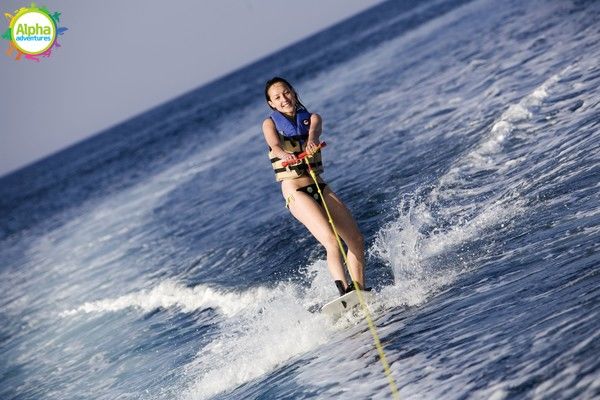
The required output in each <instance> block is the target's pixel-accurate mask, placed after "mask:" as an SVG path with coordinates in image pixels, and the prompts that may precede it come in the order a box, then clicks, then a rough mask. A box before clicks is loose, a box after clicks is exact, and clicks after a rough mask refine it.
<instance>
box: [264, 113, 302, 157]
mask: <svg viewBox="0 0 600 400" xmlns="http://www.w3.org/2000/svg"><path fill="white" fill-rule="evenodd" d="M262 130H263V135H265V140H266V141H267V144H268V145H269V147H270V148H271V151H272V152H273V154H274V155H275V157H277V158H280V159H282V160H283V161H294V160H296V156H295V155H293V154H290V153H288V152H286V151H284V150H283V149H282V148H281V143H280V142H279V135H278V134H277V129H276V128H275V122H273V120H272V119H271V118H267V119H265V120H264V121H263V125H262Z"/></svg>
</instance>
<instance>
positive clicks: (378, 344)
mask: <svg viewBox="0 0 600 400" xmlns="http://www.w3.org/2000/svg"><path fill="white" fill-rule="evenodd" d="M310 157H312V155H311V154H307V156H306V157H304V162H306V165H307V167H308V172H309V173H310V176H311V177H312V179H313V181H314V182H315V185H316V186H317V192H319V196H321V201H322V203H323V208H324V209H325V212H326V213H327V218H328V219H329V224H330V225H331V228H332V229H333V234H334V235H335V238H336V240H337V242H338V246H340V251H341V252H342V257H343V258H344V264H346V269H347V270H348V273H349V274H350V279H351V280H352V284H353V285H354V282H355V281H356V279H354V277H353V276H352V272H351V271H350V268H348V257H347V256H346V251H345V250H344V245H343V244H342V240H341V239H340V235H339V234H338V232H337V229H336V228H335V224H334V223H333V218H332V217H331V214H330V213H329V208H328V207H327V203H326V202H325V197H323V193H321V187H320V186H319V182H318V181H317V175H316V174H315V171H313V169H312V168H311V166H310V162H309V161H308V159H309V158H310ZM356 282H357V281H356ZM358 289H359V288H357V287H356V285H355V290H356V294H357V296H358V301H359V303H360V306H361V307H362V309H363V312H364V313H365V319H366V320H367V324H368V325H369V331H370V332H371V335H372V336H373V341H374V342H375V347H376V348H377V352H378V353H379V360H380V361H381V364H382V365H383V371H384V372H385V375H386V376H387V378H388V383H389V386H390V390H391V392H392V396H393V398H394V399H400V393H399V392H398V387H397V386H396V381H395V380H394V377H393V376H392V371H391V370H390V365H389V364H388V361H387V358H386V357H385V352H384V351H383V346H382V345H381V341H380V340H379V335H378V334H377V329H376V328H375V324H374V323H373V317H372V316H371V313H370V312H369V309H368V308H367V303H366V301H365V298H364V296H363V294H362V290H358Z"/></svg>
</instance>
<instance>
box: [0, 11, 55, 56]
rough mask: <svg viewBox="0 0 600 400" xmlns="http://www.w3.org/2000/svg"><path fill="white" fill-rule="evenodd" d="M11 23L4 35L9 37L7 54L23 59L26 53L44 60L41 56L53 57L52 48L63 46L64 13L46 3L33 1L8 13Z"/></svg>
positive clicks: (5, 37)
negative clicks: (60, 39)
mask: <svg viewBox="0 0 600 400" xmlns="http://www.w3.org/2000/svg"><path fill="white" fill-rule="evenodd" d="M4 16H5V17H6V20H7V21H8V24H9V27H8V29H7V30H6V32H4V34H3V35H2V39H5V40H8V41H9V43H8V50H6V55H7V56H9V57H14V59H15V60H20V59H21V58H22V57H24V58H25V59H28V60H32V61H37V62H39V61H40V57H50V55H51V54H52V50H54V49H55V48H56V47H60V44H59V43H58V40H57V38H58V36H60V35H62V34H64V33H65V31H66V30H67V28H65V27H61V26H59V23H60V13H59V12H54V13H51V12H50V11H48V10H47V9H46V8H44V7H37V6H36V5H35V3H31V5H30V6H29V7H21V8H19V9H18V10H16V11H15V12H14V13H13V14H10V13H4Z"/></svg>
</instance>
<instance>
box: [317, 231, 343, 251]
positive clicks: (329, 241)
mask: <svg viewBox="0 0 600 400" xmlns="http://www.w3.org/2000/svg"><path fill="white" fill-rule="evenodd" d="M321 244H322V245H323V247H325V250H327V251H328V252H329V251H339V243H338V241H337V239H336V237H335V236H334V235H333V233H332V234H331V235H327V236H326V237H324V238H322V240H321Z"/></svg>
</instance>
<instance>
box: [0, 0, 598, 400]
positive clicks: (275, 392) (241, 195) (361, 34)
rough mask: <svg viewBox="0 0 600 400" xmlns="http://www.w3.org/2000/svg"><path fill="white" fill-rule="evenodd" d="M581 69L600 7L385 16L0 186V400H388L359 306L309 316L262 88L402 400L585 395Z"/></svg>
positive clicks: (587, 287)
mask: <svg viewBox="0 0 600 400" xmlns="http://www.w3.org/2000/svg"><path fill="white" fill-rule="evenodd" d="M599 61H600V2H595V1H562V0H561V1H558V0H556V1H550V0H548V1H536V0H534V1H517V0H508V1H503V2H497V1H453V0H441V1H428V2H422V1H390V2H386V3H383V4H381V5H379V6H376V7H374V8H372V9H370V10H367V11H366V12H364V13H362V14H360V15H357V16H355V17H353V18H351V19H350V20H347V21H345V22H343V23H341V24H338V25H336V26H335V27H332V28H330V29H328V30H326V31H323V32H321V33H319V34H317V35H315V36H313V37H311V38H309V39H307V40H304V41H302V42H299V43H297V44H295V45H293V46H291V47H289V48H287V49H285V50H282V51H280V52H278V53H276V54H273V55H271V56H269V57H267V58H265V59H263V60H261V61H259V62H257V63H254V64H252V65H250V66H248V67H245V68H243V69H241V70H239V71H237V72H235V73H233V74H230V75H228V76H226V77H224V78H222V79H220V80H218V81H215V82H213V83H211V84H209V85H206V86H204V87H201V88H199V89H197V90H194V91H191V92H190V93H188V94H186V95H184V96H182V97H179V98H177V99H174V100H173V101H171V102H168V103H166V104H163V105H161V106H159V107H157V108H154V109H152V110H149V111H148V112H146V113H144V114H143V115H140V116H138V117H136V118H134V119H132V120H129V121H126V122H124V123H122V124H119V125H117V126H115V127H113V128H111V129H109V130H107V131H105V132H102V133H100V134H98V135H96V136H94V137H93V138H91V139H89V140H86V141H85V142H82V143H80V144H78V145H76V146H73V147H71V148H69V149H67V150H64V151H62V152H60V153H58V154H55V155H53V156H52V157H49V158H47V159H45V160H43V161H41V162H38V163H36V164H34V165H32V166H29V167H27V168H25V169H23V170H20V171H18V172H15V173H13V174H11V175H9V176H5V177H3V178H2V179H0V260H1V264H0V291H1V293H2V295H1V297H0V383H1V385H0V398H1V399H32V400H33V399H36V400H37V399H107V400H108V399H111V400H112V399H152V400H154V399H206V398H215V399H216V398H218V399H333V398H335V399H337V398H350V399H388V398H391V393H390V388H389V386H388V381H387V379H386V377H385V375H384V373H383V369H382V366H381V364H380V362H379V356H378V354H377V351H376V349H375V346H374V345H373V339H372V337H371V334H370V332H369V329H368V328H367V324H366V322H365V320H364V319H363V317H362V315H361V314H360V313H356V314H348V315H347V316H344V317H343V318H342V319H340V320H338V321H337V322H332V321H330V320H328V319H327V318H326V317H325V316H323V315H321V314H320V313H318V312H314V311H315V310H316V309H318V307H319V306H320V305H322V304H324V303H325V302H327V301H329V300H330V299H332V298H334V297H335V296H336V293H337V291H336V289H335V286H334V285H333V284H332V282H331V278H330V277H329V274H328V272H327V268H326V263H325V254H324V251H323V249H322V248H321V247H320V246H319V245H318V243H317V242H316V241H315V239H314V238H312V237H311V236H310V235H309V234H308V232H307V231H306V229H305V228H304V227H303V226H302V225H301V224H299V223H298V222H296V221H295V220H294V219H293V217H292V216H291V215H290V214H289V213H288V212H287V210H286V209H285V208H284V200H283V198H282V196H281V193H280V190H279V187H278V185H277V184H276V183H275V182H274V178H273V174H272V171H271V167H270V163H269V160H268V158H267V154H266V150H267V148H266V144H265V142H264V139H263V137H262V133H261V131H260V126H261V122H262V120H263V119H264V118H265V116H266V115H267V114H268V112H269V110H268V107H267V106H266V104H265V102H264V98H263V94H262V91H263V84H264V82H265V81H266V80H267V79H268V78H270V77H272V76H273V75H283V76H285V77H287V78H288V79H289V80H291V81H292V82H293V83H294V84H295V86H296V88H297V89H298V91H299V92H300V96H301V99H302V101H303V103H304V104H306V105H307V107H308V108H309V110H311V111H314V112H319V113H320V114H321V115H322V116H323V119H324V132H323V137H322V138H323V139H324V140H325V141H326V142H327V143H328V146H327V147H326V148H325V149H324V150H323V152H324V153H323V157H324V161H325V165H326V171H325V174H324V178H325V180H326V181H327V183H328V184H329V185H330V187H332V188H333V189H334V190H335V191H336V192H337V193H338V195H339V196H340V197H341V198H342V199H344V201H345V202H346V203H347V204H348V206H349V207H350V209H351V210H352V212H353V214H354V215H355V217H356V219H357V221H358V224H359V226H360V228H361V230H362V232H363V233H364V236H365V239H366V244H367V259H368V266H367V272H366V274H367V279H368V282H369V283H370V284H371V285H373V286H374V288H375V289H374V290H375V296H374V298H373V301H372V302H371V304H370V309H371V312H372V315H373V317H374V321H375V324H376V326H377V331H378V332H379V335H380V337H381V340H382V343H383V346H384V349H385V354H386V356H387V358H388V361H389V362H390V364H391V371H392V375H393V378H394V380H395V382H396V383H397V385H398V388H399V394H400V397H401V398H402V399H441V398H443V399H466V398H475V399H480V398H481V399H497V400H498V399H505V398H507V399H550V398H551V399H592V398H600V357H599V355H600V266H599V264H600V195H599V193H600V134H599V131H600V62H599ZM159 79H163V77H161V78H159ZM157 84H160V82H157Z"/></svg>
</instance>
